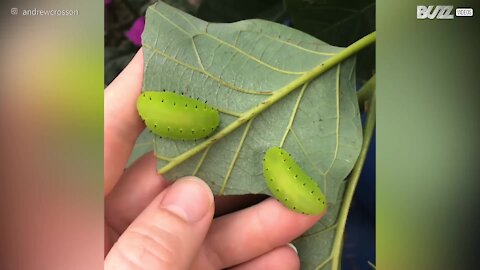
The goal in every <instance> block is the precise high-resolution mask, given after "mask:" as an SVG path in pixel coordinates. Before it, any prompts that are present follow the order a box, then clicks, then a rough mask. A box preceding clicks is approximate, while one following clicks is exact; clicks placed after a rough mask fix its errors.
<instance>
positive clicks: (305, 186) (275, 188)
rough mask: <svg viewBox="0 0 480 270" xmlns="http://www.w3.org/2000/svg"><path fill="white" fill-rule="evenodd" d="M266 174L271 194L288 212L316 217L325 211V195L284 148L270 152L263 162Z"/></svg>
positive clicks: (273, 148) (270, 150) (271, 149)
mask: <svg viewBox="0 0 480 270" xmlns="http://www.w3.org/2000/svg"><path fill="white" fill-rule="evenodd" d="M263 174H264V176H265V181H266V182H267V186H268V188H269V189H270V191H271V192H272V194H273V195H274V196H275V198H276V199H278V200H279V201H280V202H282V203H283V205H285V206H286V207H288V208H289V209H291V210H293V211H296V212H299V213H302V214H308V215H317V214H320V213H322V212H323V211H324V210H325V208H326V200H325V195H323V193H322V191H321V190H320V188H319V187H318V185H317V183H316V182H315V181H314V180H313V179H312V178H311V177H310V176H308V175H307V174H306V173H305V172H304V171H303V170H302V168H300V166H299V165H298V164H297V163H296V162H295V160H294V159H293V158H292V156H291V155H290V154H289V153H288V152H287V151H285V150H283V149H282V148H280V147H272V148H270V149H268V150H267V152H266V153H265V157H264V159H263Z"/></svg>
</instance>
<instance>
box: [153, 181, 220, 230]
mask: <svg viewBox="0 0 480 270" xmlns="http://www.w3.org/2000/svg"><path fill="white" fill-rule="evenodd" d="M213 205H214V204H213V194H212V191H211V190H210V188H209V187H208V185H207V184H206V183H205V182H204V181H202V180H201V179H199V178H197V177H192V176H189V177H184V178H181V179H179V180H177V181H175V183H173V184H172V185H171V186H170V187H169V188H168V190H167V193H166V194H165V197H164V198H163V199H162V201H161V206H162V207H164V208H165V209H167V210H168V211H170V212H172V213H174V214H176V215H177V216H179V217H180V218H182V219H183V220H184V221H186V222H188V223H195V222H198V221H200V220H202V218H203V217H205V216H206V215H207V214H210V215H213Z"/></svg>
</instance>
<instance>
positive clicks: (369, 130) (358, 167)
mask: <svg viewBox="0 0 480 270" xmlns="http://www.w3.org/2000/svg"><path fill="white" fill-rule="evenodd" d="M371 91H372V96H371V99H370V105H369V108H368V112H367V122H366V124H365V129H364V134H363V146H362V150H361V151H360V155H359V157H358V160H357V163H356V164H355V167H354V168H353V170H352V175H351V177H350V182H349V183H348V186H347V189H346V191H345V195H344V198H343V203H342V208H341V209H340V213H339V216H338V217H339V218H338V227H337V231H336V232H335V238H334V239H335V240H334V242H333V247H332V252H331V254H332V255H333V254H340V253H341V252H340V251H341V249H342V245H343V234H344V232H345V224H346V222H347V217H348V211H349V210H350V205H351V203H352V199H353V195H354V193H355V188H356V187H357V184H358V180H359V178H360V173H361V172H362V168H363V165H364V164H365V159H366V157H367V152H368V148H369V146H370V142H371V139H372V136H373V132H374V129H375V115H376V106H375V87H373V90H371ZM332 255H331V257H332V269H334V270H337V269H339V267H340V256H332Z"/></svg>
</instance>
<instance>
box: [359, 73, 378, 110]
mask: <svg viewBox="0 0 480 270" xmlns="http://www.w3.org/2000/svg"><path fill="white" fill-rule="evenodd" d="M375 86H376V74H374V75H373V76H372V77H371V78H370V79H369V80H368V81H367V82H366V83H365V84H364V85H363V86H362V88H360V90H358V92H357V100H358V105H360V108H363V107H364V105H365V102H366V101H367V100H369V99H370V98H371V97H372V94H373V92H374V91H375Z"/></svg>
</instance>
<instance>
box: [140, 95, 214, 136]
mask: <svg viewBox="0 0 480 270" xmlns="http://www.w3.org/2000/svg"><path fill="white" fill-rule="evenodd" d="M137 110H138V113H139V114H140V117H141V118H142V120H143V121H144V122H145V125H146V126H147V128H148V129H149V130H151V131H152V132H153V133H154V134H157V135H159V136H161V137H166V138H170V139H175V140H196V139H200V138H204V137H207V136H208V135H210V134H211V133H212V132H213V131H214V130H215V129H216V128H217V127H218V124H219V122H220V116H219V113H218V111H217V110H216V109H214V108H213V107H211V106H208V105H207V104H206V103H203V102H200V101H198V100H195V99H191V98H188V97H185V96H183V95H180V94H177V93H173V92H165V90H164V91H163V92H158V91H144V92H143V93H142V94H141V95H140V96H139V97H138V100H137Z"/></svg>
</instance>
